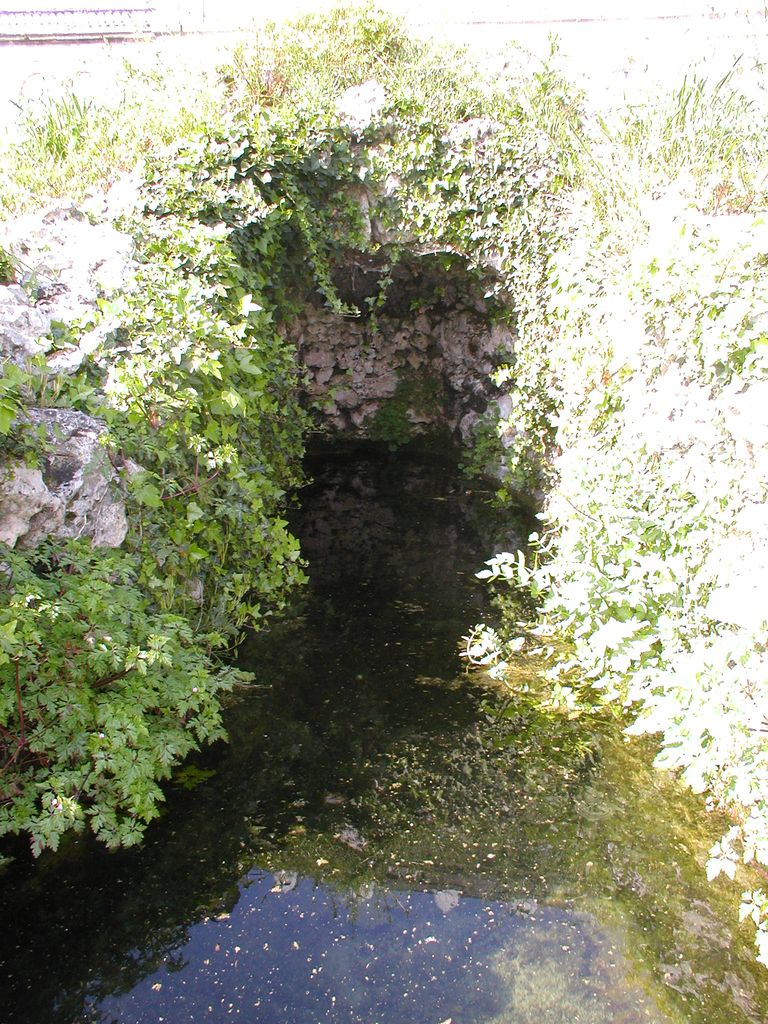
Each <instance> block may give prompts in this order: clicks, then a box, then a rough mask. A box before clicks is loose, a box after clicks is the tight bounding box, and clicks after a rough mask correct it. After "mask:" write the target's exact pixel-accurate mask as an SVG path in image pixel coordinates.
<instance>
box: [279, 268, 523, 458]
mask: <svg viewBox="0 0 768 1024" xmlns="http://www.w3.org/2000/svg"><path fill="white" fill-rule="evenodd" d="M332 281H333V286H334V289H335V292H336V295H337V296H338V298H339V300H340V302H341V303H342V304H343V307H344V310H345V311H344V312H336V311H334V310H332V309H330V308H329V306H328V304H327V302H326V301H325V299H324V298H323V296H321V295H320V294H319V293H317V292H315V293H312V294H310V295H308V296H307V298H306V300H305V302H304V304H303V307H302V308H301V309H300V311H299V313H298V314H297V315H296V316H295V317H294V318H293V319H292V320H291V321H290V322H289V323H288V324H287V325H286V327H285V330H286V334H287V337H288V339H289V340H290V341H292V343H293V344H294V345H295V347H296V351H297V358H298V363H299V366H300V369H301V376H302V386H301V387H302V401H303V403H304V404H305V405H306V406H307V407H308V408H309V409H310V410H311V413H312V416H313V417H314V420H315V422H316V424H317V425H318V426H319V427H321V428H323V429H324V430H326V431H327V432H328V433H330V434H331V435H332V436H339V437H344V438H350V439H351V438H357V439H361V440H363V439H369V440H376V441H384V442H388V443H390V444H395V445H397V444H401V443H404V442H406V441H409V440H411V439H412V438H415V437H418V436H423V435H435V436H443V437H449V438H451V439H452V440H454V441H457V442H459V443H466V442H468V441H469V440H470V439H471V437H472V435H473V434H474V432H475V430H476V428H477V427H478V425H479V424H480V423H481V422H484V421H486V420H490V419H493V420H494V422H495V421H496V420H498V418H499V410H500V409H503V404H504V395H503V393H502V391H501V389H500V388H499V387H498V386H497V385H496V384H494V382H493V380H492V374H493V371H494V369H496V368H497V367H499V366H500V365H504V364H508V363H510V361H512V359H513V357H514V343H515V331H514V326H513V324H512V323H511V317H510V313H509V309H508V308H505V307H504V306H503V305H502V304H501V303H500V302H499V301H498V300H497V299H496V298H495V297H494V296H493V294H492V292H493V289H492V280H491V279H490V278H489V277H488V275H486V274H483V273H481V272H479V271H477V270H476V269H474V268H470V267H469V266H468V264H467V263H466V261H464V260H463V259H460V258H459V257H457V256H455V255H453V254H447V253H435V252H432V253H426V254H419V253H408V254H406V255H401V256H400V258H399V259H397V260H396V261H395V260H393V259H392V257H391V255H390V254H389V253H387V252H386V250H380V251H378V252H375V253H370V252H363V251H358V250H353V251H348V252H346V253H345V255H344V257H343V259H341V260H339V261H338V262H337V263H336V264H335V266H334V267H333V270H332ZM494 406H495V410H494V408H493V407H494ZM494 411H495V416H494V415H493V413H494Z"/></svg>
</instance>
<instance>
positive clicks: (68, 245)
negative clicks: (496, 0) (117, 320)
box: [0, 203, 134, 371]
mask: <svg viewBox="0 0 768 1024" xmlns="http://www.w3.org/2000/svg"><path fill="white" fill-rule="evenodd" d="M0 245H2V246H3V248H4V249H6V250H7V251H8V252H9V253H10V254H11V256H12V257H13V258H14V260H15V262H16V264H17V266H18V271H17V275H16V276H17V283H16V284H13V285H6V286H4V287H2V288H0V354H2V355H4V356H7V357H9V358H12V359H13V360H14V361H15V362H17V363H24V362H25V361H26V359H27V358H28V357H29V356H31V355H36V354H37V353H38V352H48V351H49V350H50V349H51V348H52V347H53V341H52V339H51V338H50V337H46V335H48V334H49V332H50V331H51V329H52V327H55V326H56V325H65V324H68V323H71V322H72V321H75V320H80V319H82V318H83V317H84V316H85V315H86V314H88V313H89V312H91V311H93V310H95V309H96V306H97V302H98V300H99V299H101V298H106V297H109V296H111V295H113V294H115V293H116V292H117V291H118V290H120V289H122V288H124V287H126V286H127V285H128V284H129V282H130V280H131V278H132V274H133V266H134V264H133V240H132V239H131V238H130V237H129V236H128V235H125V234H123V233H121V232H119V231H117V230H116V229H115V228H114V227H112V226H111V225H110V224H106V223H101V224H92V223H91V222H90V221H89V220H88V218H87V217H86V215H85V214H84V213H83V212H82V210H80V209H79V208H78V207H77V206H75V205H74V204H72V203H62V204H57V205H54V206H50V207H48V208H47V209H46V210H44V211H43V212H42V213H34V214H29V215H27V216H24V217H20V218H18V219H17V220H15V221H12V222H9V223H6V224H3V225H2V226H0ZM112 326H113V325H111V324H109V323H102V324H101V325H100V327H99V328H98V329H97V330H95V331H91V332H89V334H88V336H87V337H86V339H85V341H84V343H83V344H81V346H80V347H79V348H78V349H71V348H70V349H68V350H63V351H62V352H59V353H56V354H55V355H53V356H52V357H51V358H50V359H49V366H50V368H51V369H53V370H58V371H62V370H71V369H74V368H76V367H77V366H79V365H80V363H81V362H82V360H83V358H85V356H86V355H87V354H88V353H89V352H90V351H92V350H93V349H94V348H95V347H96V346H97V345H98V344H99V342H100V341H101V340H102V339H103V337H104V336H105V335H106V333H108V331H109V330H111V329H112Z"/></svg>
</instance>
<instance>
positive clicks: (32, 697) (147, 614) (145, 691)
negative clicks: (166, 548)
mask: <svg viewBox="0 0 768 1024" xmlns="http://www.w3.org/2000/svg"><path fill="white" fill-rule="evenodd" d="M137 576H138V565H137V562H136V559H135V558H133V557H131V556H130V555H125V554H118V553H112V552H110V553H103V552H95V551H93V550H92V549H91V548H90V546H89V545H87V544H84V543H79V544H76V543H70V544H68V545H67V546H66V547H65V548H61V547H54V546H53V545H50V544H49V545H45V546H42V547H40V548H38V549H36V551H35V553H34V562H33V560H32V559H30V558H29V557H28V556H27V555H23V554H20V553H17V552H14V551H9V550H7V549H6V550H4V552H3V570H2V580H1V581H0V586H2V590H3V597H4V600H3V604H2V608H1V609H0V680H1V681H2V686H1V687H0V752H1V753H0V757H2V763H3V771H2V776H0V834H4V833H8V832H22V831H23V832H28V833H29V835H30V837H31V839H32V849H33V852H35V853H39V852H40V851H41V850H42V849H45V848H46V847H51V848H53V849H55V848H56V847H57V846H58V844H59V841H60V839H61V836H62V834H63V833H64V832H66V831H67V830H68V829H70V828H73V827H74V828H76V829H80V828H82V827H83V825H84V824H85V823H87V824H88V825H89V826H90V828H91V829H92V830H93V831H94V832H95V834H96V835H97V836H98V837H99V838H100V839H102V840H103V841H104V842H106V843H107V844H108V845H110V846H116V845H118V844H122V845H131V844H133V843H135V842H137V841H138V840H139V838H140V837H141V834H142V832H143V829H144V826H145V825H146V823H147V822H149V821H151V820H152V819H153V818H155V817H156V816H157V814H158V813H159V810H158V806H157V805H158V802H159V801H161V800H162V791H161V790H160V788H159V786H158V784H157V780H158V779H163V778H168V776H169V775H170V772H171V769H172V767H173V766H174V765H175V764H177V763H178V762H179V761H180V760H181V759H182V758H183V757H184V756H185V755H186V754H187V753H188V752H189V751H190V750H192V749H195V748H196V747H197V745H198V744H199V743H201V742H210V741H211V740H214V739H217V738H220V737H221V736H222V735H223V731H222V727H221V718H220V713H219V702H218V700H217V694H218V693H219V692H220V691H221V690H222V689H228V688H230V687H231V686H232V685H233V683H234V682H235V681H237V680H238V679H239V678H241V677H242V673H239V672H238V671H236V670H234V669H231V668H226V667H224V668H222V667H216V666H214V664H213V663H212V661H211V658H210V655H209V653H208V651H207V650H206V648H205V647H204V646H203V645H202V644H201V642H200V640H199V639H198V638H196V637H195V635H194V631H193V629H192V627H191V626H190V624H189V623H188V622H187V621H185V620H184V619H183V618H181V617H179V616H176V615H164V614H159V613H158V612H156V611H155V610H154V609H153V607H152V603H151V600H150V599H148V598H146V597H143V596H142V594H141V592H140V590H139V589H138V587H137V586H136V582H137Z"/></svg>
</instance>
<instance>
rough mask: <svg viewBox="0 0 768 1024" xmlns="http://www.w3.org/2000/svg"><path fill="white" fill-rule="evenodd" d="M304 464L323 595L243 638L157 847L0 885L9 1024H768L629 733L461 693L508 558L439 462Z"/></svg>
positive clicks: (701, 845) (688, 818)
mask: <svg viewBox="0 0 768 1024" xmlns="http://www.w3.org/2000/svg"><path fill="white" fill-rule="evenodd" d="M309 471H310V474H312V475H314V477H315V482H314V483H313V484H312V485H311V486H310V487H308V488H307V489H306V491H305V493H304V494H303V495H302V505H303V509H302V513H301V514H300V515H298V514H297V517H296V522H295V524H294V526H295V528H296V529H297V531H298V533H299V535H300V536H301V538H302V542H303V546H304V551H305V553H306V556H307V558H308V560H309V574H310V583H309V585H308V587H307V588H306V592H305V593H304V594H303V595H302V596H301V598H300V600H299V601H298V602H297V603H296V605H295V606H294V608H293V609H292V611H291V613H290V614H289V615H288V616H286V617H285V618H283V619H282V620H281V621H277V622H275V623H274V624H273V626H272V628H271V629H270V630H269V631H268V632H265V633H263V634H262V635H261V636H259V637H256V638H252V639H251V640H250V641H249V642H248V643H247V644H246V645H245V646H244V648H243V651H242V659H243V661H244V663H246V664H247V665H249V666H250V667H251V668H253V669H254V671H255V672H256V674H257V680H256V684H255V686H254V688H253V689H252V690H249V691H248V692H245V693H241V694H239V695H238V696H237V697H236V699H235V701H234V702H233V706H232V707H231V709H230V711H229V729H230V735H231V743H230V745H229V746H228V747H223V746H222V747H220V748H218V749H217V750H213V751H209V752H208V753H207V754H206V755H204V756H201V757H199V758H198V759H197V760H196V761H195V762H194V763H190V764H188V765H187V766H185V767H184V768H183V769H182V770H181V771H180V772H179V773H178V776H177V785H176V786H175V787H173V788H172V789H171V791H170V792H169V799H168V809H167V813H166V814H165V816H164V818H163V820H161V821H160V822H159V823H158V824H157V825H156V826H154V827H153V828H152V829H150V830H149V833H148V836H147V841H146V844H145V846H144V847H143V848H142V849H141V850H138V851H134V852H131V851H122V852H120V853H117V854H114V855H108V854H106V853H104V852H103V851H101V850H97V849H94V848H93V846H92V844H91V843H90V842H89V841H88V840H82V841H80V842H79V843H77V842H74V843H72V844H71V846H70V847H69V848H68V849H67V850H66V851H64V852H63V853H62V854H61V855H60V856H59V857H57V858H54V857H48V858H45V859H41V861H40V862H39V863H38V864H37V865H36V866H35V867H34V869H30V868H29V867H28V865H26V864H25V863H24V862H23V861H22V862H20V863H19V864H17V865H16V866H15V867H14V868H13V869H12V870H11V871H10V872H9V873H8V874H7V876H6V877H5V878H4V880H3V882H2V887H1V889H0V913H2V915H3V920H4V921H5V922H6V927H5V928H4V929H3V930H2V933H1V934H0V971H2V975H3V977H4V984H3V986H2V988H1V989H0V1020H2V1021H3V1022H4V1024H6V1022H7V1024H15V1022H16V1021H24V1022H25V1024H43V1022H46V1024H74V1022H76V1021H77V1022H78V1024H80V1022H88V1021H93V1022H96V1021H99V1022H101V1021H104V1022H108V1021H109V1022H112V1021H119V1022H126V1024H128V1022H132V1024H134V1022H140V1021H152V1022H155V1021H157V1020H159V1019H160V1018H161V1017H162V1018H163V1019H164V1020H166V1021H169V1022H174V1024H175V1022H181V1021H187V1020H201V1019H204V1020H211V1021H224V1020H231V1019H233V1018H234V1017H237V1016H238V1015H239V1016H240V1017H241V1018H245V1019H249V1020H257V1021H261V1022H271V1021H278V1020H279V1021H284V1020H296V1021H305V1020H307V1021H308V1020H315V1019H316V1020H328V1021H329V1022H339V1024H346V1022H358V1021H360V1022H363V1021H365V1022H366V1024H367V1022H370V1021H373V1020H378V1021H380V1022H381V1024H395V1022H397V1024H408V1022H413V1024H422V1022H427V1024H430V1022H433V1021H434V1024H439V1022H443V1021H445V1020H447V1019H449V1018H450V1019H451V1020H452V1021H453V1022H454V1024H459V1022H462V1024H468V1022H478V1024H480V1022H484V1024H526V1022H528V1021H534V1020H535V1021H536V1022H537V1024H559V1022H565V1021H568V1022H571V1021H575V1020H579V1021H581V1022H582V1024H587V1022H588V1024H604V1022H605V1024H607V1022H608V1021H612V1022H620V1024H641V1022H646V1021H653V1022H658V1024H662V1022H691V1024H721V1022H726V1021H728V1022H729V1024H730V1022H735V1024H745V1022H754V1024H760V1022H762V1021H763V1019H764V1007H765V1006H766V1005H768V990H767V989H766V983H765V981H764V979H763V977H762V974H761V972H760V969H759V968H758V967H757V966H756V965H755V964H754V963H753V961H752V954H751V950H750V948H749V941H748V936H746V935H744V936H740V935H739V934H738V933H737V932H736V929H735V927H734V926H733V922H732V921H730V920H729V919H728V917H727V914H728V913H730V907H729V899H730V897H729V896H727V894H725V893H721V892H720V891H719V890H718V888H716V887H710V886H708V885H707V883H706V881H705V878H704V873H703V870H702V867H701V862H702V860H703V856H704V853H705V851H706V848H707V846H708V844H709V843H710V842H711V839H710V837H709V833H708V826H707V823H706V822H704V823H703V822H702V821H701V815H700V811H699V810H698V805H697V803H696V801H694V800H692V799H689V798H687V797H685V796H684V795H683V794H682V793H681V792H680V791H679V790H678V789H677V787H676V786H675V785H674V784H672V783H671V782H669V781H668V780H665V779H664V778H663V777H662V776H659V775H658V774H657V773H654V772H653V771H652V770H651V769H649V767H648V764H649V758H648V754H647V752H646V751H645V750H644V749H643V748H642V747H638V746H637V745H631V746H629V745H626V744H624V743H623V742H622V741H621V739H620V737H617V735H616V733H617V730H616V729H615V728H613V727H612V726H610V725H608V724H603V725H600V726H595V725H585V723H583V722H581V721H578V720H570V719H568V718H567V717H564V716H547V715H544V714H543V713H542V712H541V711H540V710H538V709H537V708H536V707H535V706H534V705H533V704H532V703H531V704H530V705H529V704H527V703H526V702H525V701H524V700H518V701H517V702H516V703H515V704H514V705H507V704H505V702H504V701H503V699H502V698H501V697H499V696H498V695H497V694H495V693H494V692H492V691H484V690H482V689H481V688H479V687H478V686H477V685H473V683H472V681H471V680H469V679H468V678H467V677H466V676H465V674H464V671H463V668H462V665H461V663H460V660H459V658H458V654H457V639H458V637H459V636H460V635H461V633H462V632H465V631H466V630H467V628H468V626H469V625H470V624H471V623H472V622H474V621H475V620H476V619H477V618H478V617H483V616H487V614H488V609H487V608H486V607H485V604H484V602H485V595H484V590H483V589H482V588H481V587H480V586H479V585H478V584H477V583H476V582H475V580H474V577H473V572H474V570H475V569H476V568H477V567H478V564H480V563H481V562H482V559H483V558H484V557H486V555H487V553H488V552H489V551H490V550H493V548H494V547H496V546H499V547H501V546H504V547H508V546H512V545H514V544H515V543H517V540H518V539H517V538H515V537H514V536H511V537H510V536H503V533H500V532H499V528H498V525H497V524H496V523H495V522H494V518H493V516H492V515H491V514H489V512H488V510H487V508H486V506H485V504H484V502H483V501H482V500H481V499H482V495H478V494H470V493H467V491H468V485H467V483H466V481H464V480H462V479H461V477H459V476H457V475H456V473H455V471H454V470H453V468H452V466H451V464H450V463H449V462H443V461H441V460H435V459H434V457H431V458H425V457H422V456H410V457H409V456H406V455H404V454H400V455H398V456H397V457H394V456H392V455H391V454H389V453H388V452H386V451H381V450H379V449H376V448H373V447H371V448H370V449H369V450H368V452H367V453H363V454H361V453H360V452H359V451H357V452H352V451H350V452H347V453H343V452H341V453H339V451H336V453H335V454H334V453H328V452H326V453H319V454H318V456H317V458H316V459H315V460H314V461H310V464H309ZM526 531H527V526H526V525H524V524H521V525H520V535H521V536H524V535H525V533H526ZM718 827H719V823H717V822H715V823H713V829H714V830H715V831H716V830H717V828H718ZM11 922H13V923H12V924H11Z"/></svg>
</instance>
